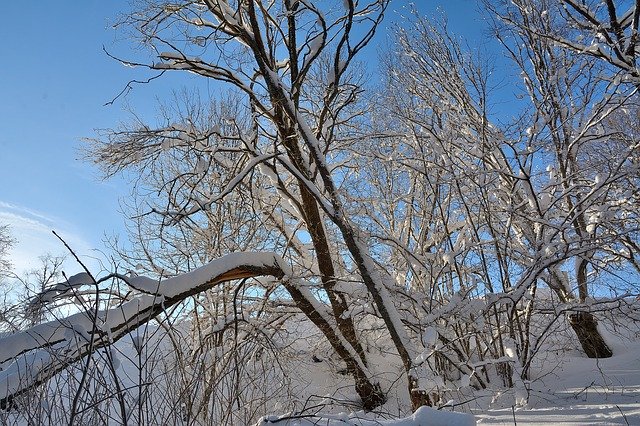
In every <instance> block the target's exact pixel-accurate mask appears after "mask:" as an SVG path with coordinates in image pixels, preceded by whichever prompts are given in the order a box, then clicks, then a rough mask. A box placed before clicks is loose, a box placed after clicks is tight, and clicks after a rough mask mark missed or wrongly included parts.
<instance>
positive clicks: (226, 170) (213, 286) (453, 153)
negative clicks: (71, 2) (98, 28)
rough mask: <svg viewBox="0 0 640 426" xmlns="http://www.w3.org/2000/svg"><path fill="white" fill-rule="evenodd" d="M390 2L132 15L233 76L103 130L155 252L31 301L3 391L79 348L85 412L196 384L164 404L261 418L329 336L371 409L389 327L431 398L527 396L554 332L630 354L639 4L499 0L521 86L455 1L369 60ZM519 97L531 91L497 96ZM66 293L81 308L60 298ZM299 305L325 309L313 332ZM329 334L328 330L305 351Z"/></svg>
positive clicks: (50, 373) (137, 229)
mask: <svg viewBox="0 0 640 426" xmlns="http://www.w3.org/2000/svg"><path fill="white" fill-rule="evenodd" d="M388 8H389V2H387V1H353V0H347V1H344V2H336V3H335V4H334V3H333V2H326V3H325V2H308V1H298V0H283V1H276V2H262V1H246V0H245V1H232V2H226V1H222V0H218V1H214V0H205V1H179V2H172V3H166V2H163V1H143V2H139V3H138V4H137V9H136V12H135V13H131V14H128V15H127V16H124V17H123V19H122V21H121V22H120V24H119V26H120V27H122V28H126V29H127V31H130V34H131V36H132V38H133V39H134V40H135V41H136V42H138V43H139V44H140V45H141V46H143V47H145V48H147V49H148V51H149V52H151V54H152V56H153V57H152V58H151V59H149V60H148V61H146V62H145V61H143V60H142V59H140V60H136V61H133V60H126V61H124V60H123V62H126V63H127V64H130V65H136V66H144V67H147V68H149V69H150V70H151V72H154V71H157V72H159V73H166V72H185V71H186V72H191V73H194V74H197V75H200V76H202V77H203V78H208V79H213V80H216V81H219V82H222V83H225V84H226V87H227V88H229V91H228V92H226V93H227V95H225V96H221V97H220V98H216V99H208V98H204V97H202V96H201V95H199V94H198V93H197V92H191V91H185V92H181V94H179V95H176V96H175V98H174V99H171V100H169V101H167V103H165V104H164V105H162V106H161V107H160V108H159V111H160V116H159V119H158V123H159V124H154V125H152V124H151V123H147V122H143V121H140V120H134V121H132V122H129V123H125V124H122V125H121V126H120V127H119V128H116V129H110V130H104V131H102V132H101V133H100V134H99V135H98V136H97V137H96V138H93V139H91V140H89V141H88V145H87V155H88V157H89V158H90V159H91V160H92V161H95V163H96V164H97V165H98V166H99V167H101V169H102V170H103V172H104V173H105V175H106V176H113V175H116V174H118V173H121V172H126V173H127V175H128V176H134V179H133V180H132V187H133V188H134V196H133V197H132V199H131V200H128V204H127V205H128V207H129V212H130V215H131V220H130V222H129V225H130V229H129V230H130V234H129V237H130V240H129V241H127V242H126V243H124V244H118V242H116V243H114V248H115V249H116V250H117V251H118V253H119V255H120V256H119V258H120V259H121V264H120V266H119V269H120V271H135V272H130V273H128V274H127V273H119V272H116V273H114V274H111V275H108V276H106V277H102V278H97V277H93V276H92V275H91V274H90V272H89V271H86V272H85V273H83V274H81V275H78V276H74V277H71V278H69V279H67V280H66V281H64V282H62V283H60V284H58V285H57V286H54V287H50V288H47V289H44V291H43V292H41V293H40V294H39V295H38V296H37V297H36V298H35V299H33V300H32V303H31V304H30V306H31V307H32V308H33V307H34V306H39V307H40V308H39V309H41V310H40V311H38V312H41V313H42V312H44V314H42V315H43V317H42V318H46V319H47V320H49V322H45V323H44V324H40V325H35V326H34V327H33V328H31V329H28V330H26V331H22V332H20V333H16V334H14V335H13V336H10V337H8V338H7V339H11V338H13V340H12V342H13V343H16V342H20V345H18V346H19V348H18V349H16V348H15V347H13V348H11V349H9V348H8V346H7V345H6V344H5V343H3V342H0V344H2V345H4V346H3V349H2V350H0V352H1V355H2V357H0V362H2V363H3V368H4V369H5V370H4V371H2V372H0V374H2V373H5V372H6V371H11V369H12V368H14V370H16V371H17V370H20V369H19V368H18V367H16V366H22V367H21V368H24V365H26V364H25V363H26V362H27V361H31V362H33V361H34V359H36V360H37V361H38V363H39V364H38V368H37V369H34V370H33V371H30V370H28V369H27V371H29V372H28V373H27V374H24V375H23V376H21V377H20V380H17V379H15V380H17V382H16V383H14V384H11V385H8V386H7V388H6V392H7V393H6V395H2V394H0V398H2V400H1V401H2V404H3V406H5V407H10V406H20V405H21V404H28V403H29V402H28V401H30V399H29V398H31V397H32V396H33V392H36V393H37V392H45V393H46V392H48V391H49V390H50V389H52V388H53V389H55V388H56V386H57V385H55V383H60V382H56V380H58V381H59V380H60V375H59V374H58V375H56V374H55V373H57V372H60V371H66V372H67V374H69V375H70V377H75V378H76V379H73V380H70V381H68V382H65V383H66V384H65V385H64V386H66V387H67V388H68V389H67V390H66V391H65V395H69V397H68V400H67V401H61V402H60V404H62V405H63V406H64V405H65V404H67V406H70V407H71V408H72V410H71V411H70V412H69V411H67V416H70V418H66V420H69V421H71V422H73V421H76V420H78V419H81V418H83V419H84V418H86V417H82V416H88V415H95V416H101V415H102V416H107V417H111V418H113V419H118V421H121V422H123V423H127V422H131V421H134V420H133V419H136V421H138V422H144V421H148V422H154V421H157V419H158V417H154V418H146V420H145V418H144V416H146V415H149V414H148V411H145V410H144V409H143V408H142V407H143V405H144V404H147V403H149V404H151V402H150V401H155V402H154V404H155V403H156V402H158V399H154V398H160V399H161V397H160V396H159V395H161V394H162V392H161V391H158V390H155V391H154V389H155V388H154V387H157V388H158V389H167V387H168V386H175V387H177V388H178V389H179V391H176V392H173V393H171V394H170V396H167V398H169V399H170V400H169V399H167V400H165V401H164V403H166V407H169V408H167V409H168V410H170V411H171V410H173V411H171V413H164V414H162V415H165V414H166V416H175V418H181V419H182V420H181V421H185V422H187V423H190V422H193V423H196V424H198V423H211V424H216V422H230V423H234V422H236V423H237V422H244V423H247V422H249V421H255V420H256V419H257V418H258V417H259V416H260V415H262V414H265V411H266V410H269V409H270V408H269V407H268V406H267V405H266V401H268V399H269V398H271V397H274V395H273V394H271V393H269V392H265V390H266V389H267V388H269V389H274V388H273V385H274V384H275V383H277V384H278V385H277V386H276V388H275V389H277V391H274V392H275V393H277V394H278V395H277V397H278V398H280V400H281V401H287V403H286V404H287V406H284V405H283V406H282V410H283V411H287V410H301V409H304V408H305V407H306V405H307V403H308V400H306V401H300V400H297V399H296V397H295V395H296V391H295V389H296V383H297V380H298V378H296V379H295V380H294V379H292V377H294V376H295V375H296V371H297V369H298V368H302V367H300V365H297V364H295V363H296V362H302V363H304V362H305V361H301V359H306V360H307V362H308V360H309V358H311V356H312V357H313V360H315V361H317V362H321V361H322V362H327V363H331V364H332V366H333V367H334V370H335V371H336V372H337V371H340V372H342V373H346V374H348V376H349V377H350V378H351V379H350V380H352V381H353V384H354V386H355V391H356V393H357V395H358V396H359V399H360V402H359V403H360V404H361V407H363V408H365V409H367V410H373V409H376V408H377V407H380V406H381V405H383V404H384V403H385V401H386V400H387V398H388V391H389V389H390V387H391V383H390V382H389V381H387V380H386V379H384V378H383V377H384V375H380V374H379V372H377V371H376V363H375V362H374V361H372V359H377V358H376V351H383V350H384V351H388V352H390V353H392V354H393V355H394V356H397V361H398V362H397V363H398V365H401V371H402V373H401V374H400V377H401V379H402V380H403V381H404V382H406V386H407V395H408V401H410V407H411V408H412V409H413V410H415V409H417V408H418V407H420V406H422V405H436V406H440V405H442V404H444V403H445V402H446V401H449V400H450V399H454V400H460V399H462V396H463V395H469V394H473V392H475V391H478V390H486V389H490V390H492V391H494V392H498V391H499V390H500V391H502V390H504V389H511V392H512V394H513V395H514V396H515V402H514V403H517V404H521V403H525V402H526V399H527V397H528V396H527V392H528V389H529V385H530V383H531V381H532V380H534V379H535V368H539V367H540V364H541V363H542V361H544V360H538V358H537V357H538V355H539V354H540V353H541V351H542V349H543V348H544V347H545V345H546V346H547V347H548V346H549V345H553V344H555V341H554V339H553V338H552V336H553V335H554V333H558V332H559V331H566V330H571V332H572V335H573V339H575V341H576V342H577V343H578V344H579V346H580V347H581V348H582V350H583V351H584V353H585V354H586V356H589V357H597V358H602V357H610V356H611V355H612V351H611V348H610V347H609V345H607V342H606V340H605V339H604V337H603V335H602V329H601V328H598V321H603V320H607V319H610V318H612V317H613V316H618V315H620V314H622V315H625V316H626V318H627V319H629V320H630V321H636V320H637V315H638V314H637V312H636V311H635V308H634V303H635V300H636V299H635V296H636V295H637V294H638V281H637V280H638V275H640V263H639V260H638V255H639V248H640V247H639V245H638V244H640V243H639V238H638V237H639V225H640V221H639V216H638V209H637V206H638V205H640V185H639V184H640V173H639V166H640V155H639V154H638V153H639V152H640V151H639V141H640V139H639V138H638V136H639V135H638V129H637V122H638V117H639V112H640V109H639V108H638V106H639V105H638V101H639V99H638V94H637V90H638V87H639V86H638V84H639V83H640V75H639V74H638V71H637V66H636V61H637V60H636V57H637V53H636V50H637V49H636V45H637V43H638V40H637V38H638V35H637V30H638V21H639V14H640V4H638V3H636V4H635V5H632V6H631V8H630V9H629V10H628V11H627V10H619V9H620V6H618V5H617V4H616V2H613V1H606V2H595V1H594V2H587V3H585V2H580V3H577V2H572V1H568V0H565V1H552V0H541V1H533V0H517V1H511V2H487V4H486V5H485V8H486V13H487V16H488V17H490V18H491V19H492V20H493V26H492V29H493V36H494V37H495V38H496V39H497V41H498V43H499V45H500V46H501V49H502V52H504V53H505V54H506V55H507V57H508V60H509V63H510V64H511V71H512V72H513V73H514V74H515V75H517V77H515V78H514V83H513V84H514V87H513V89H512V90H507V89H504V88H502V89H499V90H498V89H496V86H495V82H494V81H493V80H492V73H491V64H490V61H488V60H486V59H485V58H484V56H483V55H482V54H481V53H478V51H477V50H475V51H474V50H469V49H467V48H465V47H464V44H462V43H461V41H460V39H459V38H458V37H457V36H454V35H452V34H450V33H449V32H448V29H447V25H446V21H444V20H442V19H439V18H436V19H431V18H429V17H423V16H419V14H418V13H414V14H412V15H411V16H410V17H409V19H408V20H407V21H405V23H403V24H402V25H400V26H398V27H397V28H395V29H394V30H393V35H392V40H393V43H392V44H391V46H392V50H391V51H390V52H387V53H384V54H383V55H382V58H381V63H382V66H381V70H380V73H379V75H380V76H381V80H380V81H381V83H380V84H379V85H377V87H373V86H374V85H371V84H368V83H367V81H368V80H370V79H371V75H370V73H371V70H370V69H367V67H366V66H365V65H364V64H363V63H362V62H359V59H360V58H362V52H363V50H365V49H366V48H367V46H368V45H369V44H370V43H371V41H372V39H373V37H374V36H375V35H376V32H377V31H378V29H379V26H380V24H381V22H382V19H383V17H384V15H385V13H387V12H388ZM509 96H512V97H513V98H514V99H513V100H510V102H512V103H511V105H514V108H513V110H514V111H515V112H514V113H512V114H510V115H508V116H507V115H502V114H501V115H498V114H496V113H494V112H493V111H492V105H494V104H495V103H496V102H498V101H500V102H503V101H504V98H505V97H509ZM239 252H242V253H243V254H242V255H238V256H235V257H233V256H232V257H229V256H227V257H225V255H228V254H229V253H236V254H237V253H239ZM274 253H275V254H274ZM207 265H208V266H207ZM199 267H203V268H200V269H196V268H199ZM190 271H191V272H190ZM203 271H205V272H203ZM137 274H147V275H149V276H151V277H152V278H151V279H144V278H142V277H138V276H136V275H137ZM203 274H204V275H203ZM205 275H206V276H205ZM167 277H176V278H167ZM172 286H177V287H176V288H179V289H180V291H178V290H171V288H173V287H172ZM87 289H88V290H87ZM68 297H74V298H75V300H76V302H77V303H79V306H80V308H81V312H80V313H78V314H76V315H75V316H73V317H70V318H67V319H56V318H52V314H49V315H48V317H47V314H46V312H47V309H50V308H47V309H45V310H44V311H43V310H42V306H55V304H56V303H60V302H59V301H60V300H64V299H66V298H68ZM52 304H53V305H52ZM172 307H173V308H172ZM49 312H53V310H52V309H50V310H49ZM118 312H121V313H122V314H119V313H118ZM116 315H117V316H116ZM154 318H155V320H154V322H153V324H154V325H153V326H151V329H153V330H156V329H157V330H159V329H163V330H164V331H163V333H166V336H165V337H163V338H161V339H160V340H161V341H167V340H168V341H169V342H170V343H164V345H165V347H166V346H167V345H168V347H170V348H171V353H172V354H173V355H172V356H170V357H166V356H164V355H159V354H163V352H162V350H163V349H162V345H161V344H159V343H157V342H156V346H153V344H151V343H149V344H147V345H142V344H141V343H140V342H141V341H142V340H140V339H133V343H132V345H133V347H134V350H135V353H136V354H137V356H138V358H136V359H132V360H130V361H131V363H132V364H133V365H136V366H137V369H138V370H137V371H139V376H138V377H137V378H136V379H127V380H128V381H127V380H124V381H123V379H121V378H119V375H118V372H117V370H118V365H119V361H116V360H117V358H118V357H117V356H114V355H113V351H112V350H110V349H108V347H109V346H110V345H112V344H113V343H114V342H115V341H116V340H118V339H119V338H120V337H123V336H128V334H127V333H129V332H131V331H132V330H135V329H136V328H137V327H138V326H140V325H142V324H146V323H148V322H149V321H151V320H152V319H154ZM300 323H303V324H308V325H309V327H310V328H306V329H305V331H304V333H303V334H296V332H295V331H293V330H295V329H297V328H296V327H295V326H294V324H297V325H299V324H300ZM311 325H313V326H311ZM158 327H159V328H158ZM69 329H71V330H72V332H71V333H70V332H68V330H69ZM65 330H67V331H65ZM144 330H148V328H145V329H144ZM310 330H312V331H310ZM144 333H146V331H143V334H144ZM158 333H159V332H158ZM310 335H313V336H315V337H314V338H313V339H314V341H319V342H320V343H318V344H317V346H315V345H312V344H309V343H306V344H305V345H303V346H304V349H301V350H302V352H304V353H305V354H306V355H305V357H306V358H305V357H303V358H300V357H299V356H296V353H298V354H299V353H300V352H299V351H298V352H296V351H295V350H294V349H293V348H295V347H297V346H296V345H299V342H298V340H299V339H298V338H299V337H300V336H310ZM16 336H17V337H16ZM34 336H36V337H34ZM78 336H80V337H78ZM145 341H146V340H145ZM7 342H8V340H7ZM136 342H137V343H136ZM318 347H322V348H323V349H322V352H328V353H329V355H328V356H324V357H323V356H318V349H317V348H318ZM5 348H6V349H5ZM104 348H106V349H104ZM153 348H155V350H153ZM143 352H144V353H145V355H144V356H145V357H147V358H144V363H143V362H142V354H143ZM34 354H37V356H34ZM296 360H297V361H296ZM21 362H22V363H23V364H20V363H21ZM136 362H137V364H136ZM69 365H71V367H70V366H69ZM101 366H102V367H101ZM211 366H215V368H210V367H211ZM293 366H295V367H293ZM156 367H157V368H156ZM160 367H162V368H160ZM101 368H102V370H101ZM76 370H77V371H76ZM154 375H155V376H154ZM3 377H7V374H6V373H5V374H4V376H3ZM299 379H300V380H302V378H299ZM2 380H8V379H6V378H5V379H2ZM125 382H126V383H125ZM12 383H13V382H12ZM52 383H54V384H52ZM100 386H102V388H100ZM98 388H100V389H103V391H104V392H103V393H95V392H94V393H93V395H102V397H98V396H95V399H94V400H84V401H83V400H82V397H81V395H84V394H85V393H86V392H89V391H90V390H95V389H98ZM34 389H35V390H34ZM172 389H173V388H172ZM30 392H31V393H30ZM174 396H175V398H174V399H171V398H173V397H174ZM114 401H115V402H114ZM51 404H53V403H51ZM109 404H111V405H109ZM163 406H165V405H163ZM83 407H84V408H83ZM136 407H137V410H138V411H135V410H134V408H136ZM171 407H180V408H179V409H178V408H171ZM69 413H70V414H69ZM132 413H133V414H132ZM135 413H137V414H135ZM145 413H147V414H145ZM156 414H157V413H156ZM157 415H160V414H157ZM165 418H166V417H165ZM172 418H173V417H172ZM78 421H79V420H78Z"/></svg>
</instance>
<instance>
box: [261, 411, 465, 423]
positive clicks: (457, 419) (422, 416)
mask: <svg viewBox="0 0 640 426" xmlns="http://www.w3.org/2000/svg"><path fill="white" fill-rule="evenodd" d="M270 424H277V425H282V426H312V425H323V426H325V425H326V426H473V425H475V424H476V422H475V419H474V417H473V416H472V415H469V414H464V413H454V412H449V411H444V410H436V409H433V408H430V407H420V408H418V410H416V412H415V413H413V414H412V415H411V416H409V417H404V418H401V419H393V420H381V419H375V420H368V419H366V417H360V416H359V415H358V414H356V415H353V414H351V415H349V414H346V413H339V414H335V415H324V416H320V415H319V416H313V417H312V418H305V417H302V416H295V415H292V416H289V415H284V416H265V417H263V418H262V419H261V420H260V421H259V422H258V423H256V426H266V425H270Z"/></svg>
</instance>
